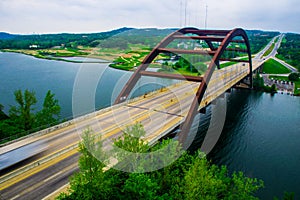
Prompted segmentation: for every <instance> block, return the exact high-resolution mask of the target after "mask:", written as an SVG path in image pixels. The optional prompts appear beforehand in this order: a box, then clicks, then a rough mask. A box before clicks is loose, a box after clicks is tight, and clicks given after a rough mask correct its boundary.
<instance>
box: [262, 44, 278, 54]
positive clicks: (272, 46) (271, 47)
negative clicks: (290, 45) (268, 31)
mask: <svg viewBox="0 0 300 200" xmlns="http://www.w3.org/2000/svg"><path fill="white" fill-rule="evenodd" d="M274 48H275V43H273V44H272V45H271V46H270V48H269V49H268V50H267V51H266V52H265V53H264V55H263V56H268V55H269V54H270V53H271V52H272V51H273V50H274Z"/></svg>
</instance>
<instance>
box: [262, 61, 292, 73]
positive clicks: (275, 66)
mask: <svg viewBox="0 0 300 200" xmlns="http://www.w3.org/2000/svg"><path fill="white" fill-rule="evenodd" d="M263 72H264V73H266V74H287V73H290V72H291V71H290V70H289V69H287V68H286V67H285V66H283V65H282V64H281V63H279V62H277V61H276V60H274V59H269V60H268V61H266V62H265V63H264V64H263Z"/></svg>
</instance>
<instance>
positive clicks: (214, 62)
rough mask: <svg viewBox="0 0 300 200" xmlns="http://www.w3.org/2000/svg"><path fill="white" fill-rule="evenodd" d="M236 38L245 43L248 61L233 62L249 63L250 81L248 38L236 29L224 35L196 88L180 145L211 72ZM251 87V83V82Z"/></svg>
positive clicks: (250, 59) (182, 127)
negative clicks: (240, 38) (241, 39)
mask: <svg viewBox="0 0 300 200" xmlns="http://www.w3.org/2000/svg"><path fill="white" fill-rule="evenodd" d="M238 36H240V37H242V38H243V41H239V42H240V43H245V45H246V47H247V49H246V52H247V54H248V61H244V60H235V61H236V62H248V63H249V72H250V76H251V78H250V80H252V58H251V50H250V43H249V40H248V36H247V34H246V32H245V31H244V30H243V29H240V28H237V29H234V30H232V31H230V32H229V33H228V34H227V35H226V37H225V38H224V40H223V41H222V43H221V44H220V46H219V48H218V49H217V51H216V54H215V55H214V57H213V59H212V61H211V63H210V65H209V67H208V70H207V72H206V73H205V75H204V77H203V81H202V82H201V84H200V87H199V88H198V90H197V92H196V96H195V98H194V100H193V102H192V105H191V107H190V110H189V112H188V115H187V117H186V119H185V121H184V123H183V124H181V126H180V133H179V141H180V142H181V143H182V144H184V141H185V140H186V137H187V135H188V132H189V130H190V127H191V125H192V123H193V119H194V117H195V116H196V115H197V114H198V109H199V106H200V103H201V101H202V99H203V97H204V94H205V92H206V90H207V87H208V84H209V82H210V80H211V77H212V75H213V72H214V71H215V69H216V68H218V69H220V64H219V63H220V59H221V56H222V55H223V53H224V52H225V51H226V48H227V47H228V45H229V44H230V43H231V42H236V41H234V40H233V39H234V38H235V37H238ZM251 85H252V82H251Z"/></svg>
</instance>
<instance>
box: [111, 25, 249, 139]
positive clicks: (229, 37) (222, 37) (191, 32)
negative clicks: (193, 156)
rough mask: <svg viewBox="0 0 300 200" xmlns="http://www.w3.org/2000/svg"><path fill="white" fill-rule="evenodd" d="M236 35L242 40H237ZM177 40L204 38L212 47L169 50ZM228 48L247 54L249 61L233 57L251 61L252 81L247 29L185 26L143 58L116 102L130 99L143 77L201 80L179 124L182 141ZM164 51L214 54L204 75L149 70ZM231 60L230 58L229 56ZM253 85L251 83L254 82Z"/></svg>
mask: <svg viewBox="0 0 300 200" xmlns="http://www.w3.org/2000/svg"><path fill="white" fill-rule="evenodd" d="M236 37H239V38H242V39H235V38H236ZM176 39H192V40H202V41H205V42H206V44H207V45H208V46H209V49H210V50H186V49H170V48H167V46H168V45H169V44H170V43H171V42H172V41H174V40H176ZM230 43H241V44H245V45H246V49H240V48H228V46H229V44H230ZM225 51H241V52H244V53H247V54H248V60H237V59H232V61H235V62H247V63H249V72H250V76H251V79H250V80H252V60H251V51H250V44H249V40H248V37H247V34H246V32H245V31H244V30H243V29H240V28H237V29H233V30H199V29H197V28H183V29H180V30H177V31H175V32H174V33H172V34H170V35H168V36H167V37H166V38H164V39H163V40H162V41H161V42H160V43H159V44H158V45H157V46H156V47H155V48H153V50H152V51H151V52H150V54H148V55H147V56H146V57H145V59H144V60H143V62H142V64H141V65H140V66H139V67H138V68H137V69H136V71H135V72H134V73H133V75H132V76H131V77H130V79H129V80H128V82H127V83H126V84H125V86H124V88H123V89H122V91H121V93H120V94H119V96H118V97H117V99H116V101H115V104H118V103H122V102H124V101H126V100H127V98H128V96H129V94H130V92H131V90H132V89H133V88H134V86H135V85H136V84H137V82H138V80H139V79H140V78H141V76H154V77H161V78H173V79H181V80H188V81H195V82H200V86H199V88H198V90H197V92H196V95H195V97H194V99H193V102H192V105H191V107H190V110H189V112H188V115H187V117H186V118H185V121H184V123H182V124H181V126H180V133H179V140H180V141H181V142H183V141H184V140H185V137H186V135H187V133H188V132H189V130H190V127H191V124H192V122H193V119H194V117H195V116H196V114H197V113H198V109H199V105H200V102H201V101H202V99H203V97H204V94H205V92H206V90H207V87H208V84H209V82H210V79H211V77H212V75H213V72H214V71H215V69H216V68H217V69H220V61H222V60H224V59H223V58H222V56H223V55H224V52H225ZM165 52H171V53H177V54H206V55H210V56H212V59H211V62H210V64H209V67H208V69H207V71H206V73H205V74H204V76H203V77H202V76H184V75H178V74H164V73H158V72H149V71H146V69H147V68H148V66H149V65H150V64H151V63H152V62H153V61H154V59H155V58H156V57H157V56H158V55H159V54H160V53H165ZM227 60H229V61H230V60H231V59H227ZM251 85H252V82H251Z"/></svg>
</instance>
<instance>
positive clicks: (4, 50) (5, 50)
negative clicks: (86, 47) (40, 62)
mask: <svg viewBox="0 0 300 200" xmlns="http://www.w3.org/2000/svg"><path fill="white" fill-rule="evenodd" d="M0 52H1V53H18V54H23V55H26V56H32V57H34V58H38V59H44V60H55V61H62V62H71V63H107V64H109V63H112V61H109V60H105V59H102V58H100V57H98V56H84V55H76V56H61V57H59V56H42V55H40V54H30V53H26V52H24V51H22V50H21V51H19V50H12V49H2V50H0ZM67 58H71V59H72V58H83V59H99V61H83V60H82V61H81V60H69V59H67Z"/></svg>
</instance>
